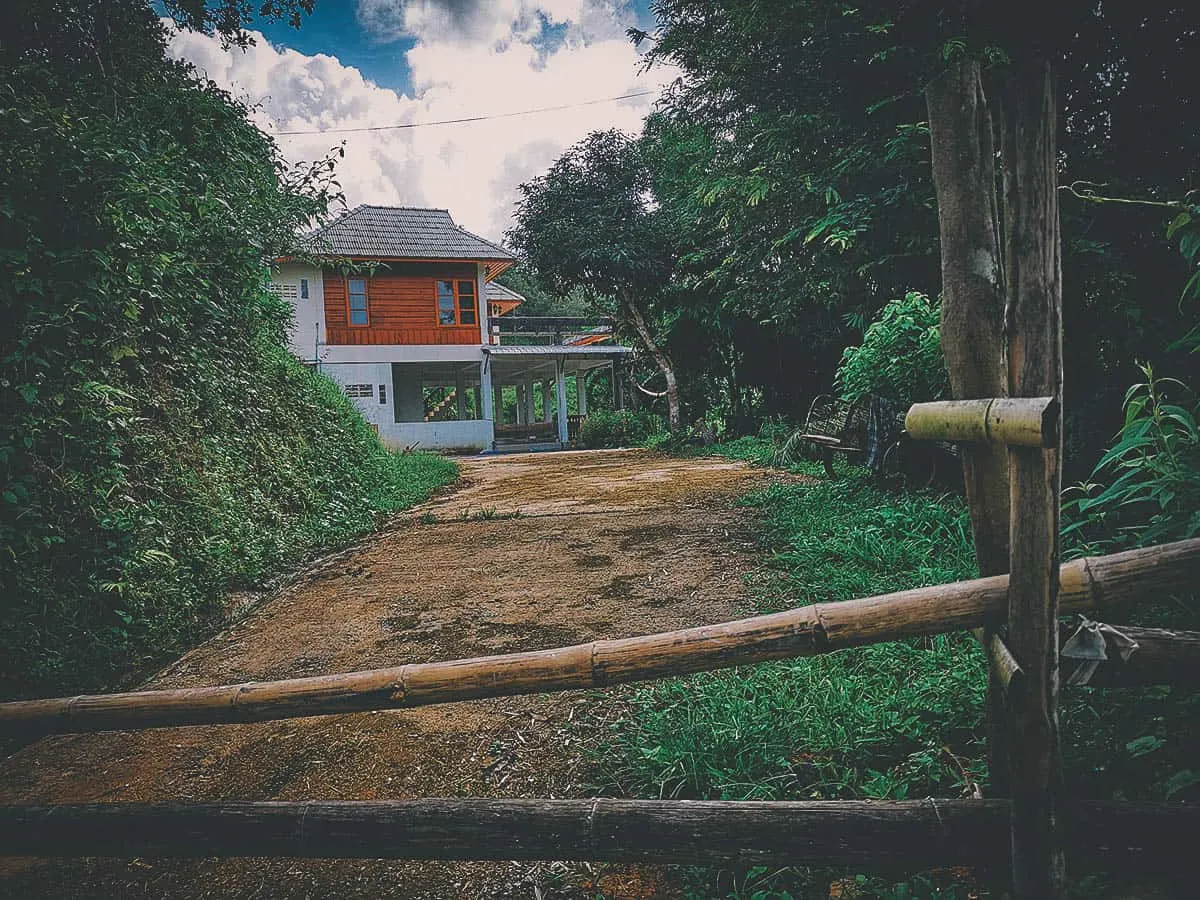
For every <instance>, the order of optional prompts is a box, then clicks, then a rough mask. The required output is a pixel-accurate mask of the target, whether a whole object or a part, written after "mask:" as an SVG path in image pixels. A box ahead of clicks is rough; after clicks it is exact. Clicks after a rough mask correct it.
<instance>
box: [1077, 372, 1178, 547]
mask: <svg viewBox="0 0 1200 900" xmlns="http://www.w3.org/2000/svg"><path fill="white" fill-rule="evenodd" d="M1141 369H1142V373H1143V375H1145V378H1146V380H1145V381H1144V382H1141V383H1138V384H1135V385H1133V387H1131V388H1130V389H1129V391H1128V392H1127V393H1126V395H1125V423H1124V425H1123V426H1122V427H1121V431H1120V433H1119V434H1118V435H1117V442H1116V443H1115V444H1114V445H1113V446H1112V447H1110V448H1109V449H1108V450H1107V451H1106V452H1105V454H1104V455H1103V456H1102V457H1101V458H1100V461H1099V462H1098V463H1097V464H1096V468H1095V471H1094V472H1093V473H1092V478H1091V480H1090V481H1088V482H1085V483H1083V484H1079V485H1077V486H1075V487H1074V488H1072V489H1071V491H1070V492H1069V493H1068V497H1069V499H1068V502H1067V503H1066V504H1065V506H1064V516H1065V518H1066V519H1067V520H1068V521H1069V524H1067V525H1066V527H1065V529H1064V535H1065V536H1066V537H1067V538H1068V539H1069V540H1071V542H1072V543H1073V544H1074V549H1075V552H1078V553H1081V554H1082V553H1087V554H1092V553H1107V552H1114V551H1116V550H1119V549H1125V548H1128V547H1142V546H1147V545H1150V544H1159V543H1164V542H1166V541H1173V540H1183V539H1185V538H1191V537H1195V536H1196V535H1198V534H1200V425H1198V423H1200V399H1198V398H1197V397H1196V395H1195V393H1194V392H1192V391H1191V390H1189V389H1188V387H1187V386H1186V385H1185V384H1184V383H1183V382H1181V381H1178V380H1177V379H1174V378H1158V377H1155V375H1154V370H1153V369H1152V368H1151V367H1150V366H1149V365H1144V366H1142V367H1141Z"/></svg>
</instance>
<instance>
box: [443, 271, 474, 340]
mask: <svg viewBox="0 0 1200 900" xmlns="http://www.w3.org/2000/svg"><path fill="white" fill-rule="evenodd" d="M442 282H446V283H448V284H449V285H450V293H451V294H452V295H453V297H454V321H453V322H443V321H442V306H441V295H440V293H439V287H438V286H439V285H440V284H441V283H442ZM463 283H466V284H469V285H471V298H472V299H473V300H474V301H475V303H474V310H475V321H474V322H464V321H463V320H462V293H461V291H460V290H459V285H460V284H463ZM433 315H434V318H435V319H436V321H437V323H438V327H439V328H478V327H479V283H478V282H477V281H476V280H475V279H473V278H435V279H434V280H433Z"/></svg>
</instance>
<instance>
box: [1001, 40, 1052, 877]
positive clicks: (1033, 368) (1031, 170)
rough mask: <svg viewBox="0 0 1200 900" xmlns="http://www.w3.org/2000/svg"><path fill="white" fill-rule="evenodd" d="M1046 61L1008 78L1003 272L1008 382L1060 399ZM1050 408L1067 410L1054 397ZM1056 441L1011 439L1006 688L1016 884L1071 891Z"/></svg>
mask: <svg viewBox="0 0 1200 900" xmlns="http://www.w3.org/2000/svg"><path fill="white" fill-rule="evenodd" d="M1054 95H1055V91H1054V81H1053V75H1052V74H1051V71H1050V66H1049V65H1047V64H1046V63H1036V64H1034V65H1030V66H1028V67H1026V68H1024V69H1022V70H1020V71H1019V72H1017V73H1014V74H1011V75H1009V76H1008V77H1007V79H1006V81H1005V85H1004V93H1003V101H1002V102H1003V104H1004V116H1003V121H1004V127H1003V129H1002V133H1003V140H1002V142H1001V157H1002V160H1003V168H1004V211H1005V215H1004V229H1005V253H1004V260H1005V270H1006V271H1005V274H1006V289H1007V297H1008V303H1007V306H1006V315H1005V323H1006V329H1007V336H1008V381H1009V384H1008V388H1009V390H1008V393H1009V394H1010V395H1011V396H1013V397H1046V396H1049V397H1052V398H1054V400H1055V401H1060V400H1061V398H1062V391H1063V375H1062V265H1061V259H1060V253H1061V238H1060V235H1059V219H1058V191H1057V178H1056V172H1057V165H1058V159H1057V147H1056V137H1057V128H1058V117H1057V107H1056V102H1055V96H1054ZM1053 409H1054V415H1055V417H1056V418H1061V415H1062V410H1061V405H1060V403H1058V402H1055V403H1054V404H1053ZM1048 431H1049V432H1050V433H1052V434H1053V435H1054V441H1053V444H1052V445H1051V446H1048V447H1045V448H1042V447H1024V446H1013V445H1010V446H1009V448H1008V469H1009V486H1010V489H1011V500H1010V503H1009V506H1010V509H1011V528H1010V532H1009V573H1010V576H1009V577H1010V581H1009V591H1008V639H1007V643H1008V646H1009V649H1010V650H1011V651H1012V654H1013V656H1014V657H1015V658H1016V660H1017V663H1018V664H1019V665H1020V666H1021V669H1022V670H1023V671H1024V672H1025V678H1024V680H1023V685H1022V690H1021V691H1020V692H1018V693H1016V694H1014V695H1012V696H1010V698H1009V710H1010V713H1011V715H1010V720H1009V724H1010V731H1009V771H1010V788H1011V796H1012V804H1013V806H1012V888H1013V895H1014V897H1016V898H1038V900H1051V898H1055V897H1063V896H1065V894H1066V858H1065V855H1064V850H1063V847H1064V838H1063V830H1062V823H1061V815H1062V810H1061V807H1062V795H1063V791H1064V787H1063V775H1062V749H1061V743H1060V737H1059V729H1058V684H1059V677H1058V610H1059V596H1058V593H1059V592H1058V579H1057V578H1055V577H1054V574H1055V573H1056V572H1057V571H1058V563H1059V552H1060V551H1059V509H1060V499H1059V498H1060V494H1061V482H1062V454H1061V449H1062V448H1061V440H1062V438H1061V435H1062V429H1061V427H1054V428H1052V429H1048Z"/></svg>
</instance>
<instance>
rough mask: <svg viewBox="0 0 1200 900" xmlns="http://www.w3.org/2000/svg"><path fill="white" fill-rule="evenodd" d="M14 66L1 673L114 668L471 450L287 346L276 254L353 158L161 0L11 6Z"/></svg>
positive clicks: (3, 396)
mask: <svg viewBox="0 0 1200 900" xmlns="http://www.w3.org/2000/svg"><path fill="white" fill-rule="evenodd" d="M117 12H119V13H120V17H121V18H120V21H116V20H113V19H111V18H109V17H110V16H113V15H116V13H117ZM97 41H99V42H100V44H101V45H102V46H98V45H97V44H96V43H95V42H97ZM81 42H82V43H81ZM102 59H103V60H107V61H109V63H108V64H105V65H103V66H101V65H100V60H102ZM110 66H111V68H110ZM0 82H3V83H4V84H5V86H6V92H7V93H6V96H5V101H4V102H3V103H0V131H2V132H3V133H4V135H5V140H4V141H0V195H2V197H3V200H2V202H0V246H2V247H3V248H4V252H3V254H0V604H2V607H0V614H2V615H3V617H4V628H3V629H2V630H0V692H2V693H4V694H29V693H34V692H42V691H49V690H63V689H94V688H97V687H101V686H104V685H107V684H111V683H112V682H113V681H116V680H120V679H121V678H123V677H126V676H128V675H129V674H130V673H132V672H136V671H137V670H139V669H141V668H145V667H147V666H150V665H154V664H156V663H157V662H160V661H161V660H162V659H164V658H165V657H168V656H170V655H171V654H173V653H175V652H177V651H178V650H180V649H181V648H183V647H186V646H187V645H188V644H190V643H192V642H193V641H195V640H196V639H198V638H201V637H203V636H205V635H206V634H208V633H210V631H211V630H212V629H213V628H214V627H215V626H216V625H217V624H219V623H220V621H221V620H222V615H223V610H222V606H221V600H222V598H223V596H224V595H225V594H226V592H228V591H230V590H233V589H237V588H242V587H249V586H256V585H262V584H263V583H264V581H265V580H267V579H269V578H271V577H272V576H273V575H275V574H276V573H278V572H280V571H281V570H283V569H284V568H286V567H288V566H291V565H294V564H295V563H297V562H298V561H300V560H301V559H303V558H304V557H305V556H306V555H308V554H310V553H312V552H313V551H315V550H317V549H319V548H322V547H328V546H331V545H335V544H339V543H344V542H345V541H347V540H349V539H350V538H352V537H353V536H355V535H357V534H359V533H361V532H362V531H364V530H365V529H367V528H370V527H371V526H372V525H373V524H374V523H376V522H377V521H378V520H379V518H380V517H381V516H383V515H386V514H387V513H388V512H390V511H392V510H395V509H397V508H399V507H401V506H405V505H408V504H411V503H413V502H415V501H416V500H417V499H420V498H421V497H424V496H426V495H427V494H428V492H429V491H430V490H432V488H433V487H435V486H436V485H438V484H440V483H442V482H444V481H446V480H448V479H450V478H453V477H454V471H455V469H454V466H453V464H451V463H450V462H448V461H446V460H442V459H437V458H433V457H427V456H404V457H402V456H397V455H394V454H391V453H388V452H387V451H386V450H385V449H384V448H383V447H382V446H381V445H380V443H379V441H378V439H377V438H376V437H375V435H374V434H373V432H372V431H371V430H370V428H369V427H368V426H367V424H366V422H364V421H363V419H362V417H361V416H359V415H358V413H357V412H356V411H355V410H354V408H353V407H352V406H351V404H350V402H349V401H348V400H347V399H346V397H345V396H344V395H343V394H342V392H341V391H340V390H339V389H338V388H337V387H336V386H335V385H334V384H333V383H332V382H330V381H329V380H328V379H326V378H324V377H322V376H319V375H317V374H315V373H313V372H311V371H309V370H307V369H305V368H304V367H303V366H302V365H300V363H298V362H297V361H296V360H295V359H293V358H292V357H291V356H290V355H289V354H288V353H287V351H286V350H285V349H284V346H283V330H284V325H285V323H286V318H287V314H288V308H287V307H286V306H285V305H283V303H282V301H280V300H278V299H276V298H274V297H273V296H272V295H271V294H270V292H269V291H268V290H267V289H266V280H267V270H266V266H265V262H266V260H269V259H272V258H275V257H278V256H281V255H285V254H286V253H288V252H289V251H290V250H291V249H293V245H294V241H295V235H296V233H297V230H298V229H300V228H303V227H304V226H305V225H306V223H308V222H310V221H311V220H312V218H313V217H314V216H316V215H318V214H319V213H320V212H321V211H322V210H324V209H325V207H326V204H327V203H328V201H329V200H330V198H331V196H333V193H334V192H333V187H332V185H331V184H330V182H329V173H330V172H331V171H332V162H329V161H323V162H321V163H318V164H317V165H315V166H314V167H312V168H310V169H308V170H300V171H298V172H297V171H293V170H291V169H289V168H288V167H287V166H286V165H285V164H284V163H283V161H282V160H281V159H280V157H279V155H278V153H277V151H276V148H275V147H274V145H273V144H272V143H271V141H270V139H269V138H268V137H266V136H265V135H264V134H263V133H262V132H260V131H259V130H258V129H256V128H255V127H254V126H253V125H251V124H250V122H249V121H248V120H247V118H246V110H245V108H244V107H242V106H240V105H238V104H236V103H235V102H233V101H232V100H231V99H230V98H229V97H228V95H226V94H224V93H222V92H221V91H219V90H217V89H216V88H215V87H214V86H213V85H211V84H208V83H205V82H201V81H198V80H197V79H196V78H195V77H194V74H193V73H192V72H191V71H190V70H189V69H188V68H187V67H185V66H183V65H181V64H179V63H175V62H171V61H170V60H169V59H167V57H166V55H165V48H164V44H163V37H162V33H161V26H160V25H159V23H158V19H157V17H156V16H155V15H154V13H153V11H152V10H151V9H150V7H149V6H148V5H147V4H144V3H142V4H138V3H124V4H110V3H104V4H85V3H80V2H74V3H68V4H66V5H65V6H64V12H63V14H62V15H60V16H43V17H38V18H37V19H36V21H32V20H20V21H17V22H14V26H13V29H11V30H10V33H6V35H5V41H4V43H3V44H2V45H0Z"/></svg>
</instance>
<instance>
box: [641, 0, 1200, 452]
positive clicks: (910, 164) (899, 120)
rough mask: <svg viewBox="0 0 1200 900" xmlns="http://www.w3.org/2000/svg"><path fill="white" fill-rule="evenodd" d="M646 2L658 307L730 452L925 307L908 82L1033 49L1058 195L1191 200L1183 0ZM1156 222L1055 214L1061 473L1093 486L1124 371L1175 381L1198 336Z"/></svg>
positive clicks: (918, 177)
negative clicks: (862, 330) (1082, 181)
mask: <svg viewBox="0 0 1200 900" xmlns="http://www.w3.org/2000/svg"><path fill="white" fill-rule="evenodd" d="M653 8H654V11H655V14H656V17H657V20H658V25H657V28H656V29H655V31H654V34H653V36H652V37H651V38H650V39H649V40H647V45H648V47H649V50H648V53H647V54H646V57H645V58H646V60H647V61H648V64H649V65H652V66H653V65H664V66H670V67H673V69H674V70H677V71H678V73H679V78H678V80H677V81H676V82H675V83H674V84H673V86H672V88H671V90H670V91H669V92H668V95H667V97H666V98H665V100H664V102H663V103H662V104H661V105H660V107H659V110H658V113H657V114H656V115H655V116H653V117H652V118H651V119H650V120H649V121H648V122H647V125H646V128H645V130H644V133H643V136H642V141H641V143H642V149H641V155H642V158H643V159H645V160H646V163H647V165H648V167H649V170H650V177H651V189H652V192H653V197H654V200H655V202H656V204H657V209H658V215H659V216H660V217H661V218H662V220H663V221H664V222H665V223H666V226H667V229H666V230H667V233H668V235H669V238H670V242H671V244H672V255H673V258H674V260H675V266H674V271H673V272H672V274H671V277H670V279H669V283H668V289H667V290H666V291H664V292H663V293H662V294H661V295H660V300H659V302H658V303H657V304H656V306H655V307H654V313H655V314H656V315H657V319H658V321H657V323H656V325H657V328H658V331H659V333H660V334H662V335H663V336H664V339H665V340H666V341H667V346H668V348H669V350H670V353H671V356H672V359H673V361H674V363H675V365H676V367H677V368H678V371H679V378H680V383H681V394H682V398H681V399H682V402H683V405H684V406H685V408H686V409H687V413H686V417H687V418H688V419H697V418H708V414H709V413H710V412H714V411H715V412H716V413H717V414H718V415H721V416H724V417H725V419H726V425H727V428H728V430H729V431H731V432H733V433H736V434H745V433H751V432H752V431H753V430H754V427H755V425H756V420H758V419H760V418H762V417H763V416H779V415H786V416H791V417H796V416H799V415H801V414H802V413H803V412H804V409H805V408H806V406H807V404H808V402H809V401H810V399H811V397H812V396H813V395H814V394H817V393H822V392H825V391H827V390H828V386H829V384H830V382H831V381H832V379H833V374H834V371H835V369H836V368H837V366H838V364H839V361H840V360H841V358H842V351H843V348H844V347H845V346H846V345H847V344H848V343H852V342H855V341H854V328H853V323H855V322H862V321H869V320H870V319H871V318H872V317H873V316H874V315H875V313H876V312H877V311H878V310H879V309H880V308H881V307H882V306H883V305H884V304H885V302H886V301H887V300H888V299H889V298H892V297H896V296H899V295H901V294H902V292H903V291H905V290H906V289H907V288H909V287H910V286H912V285H927V286H929V287H930V289H931V290H930V292H931V294H934V295H936V291H935V290H934V288H935V287H936V286H937V285H938V283H939V279H940V271H939V265H938V253H937V242H936V241H937V223H936V204H935V202H934V196H933V189H932V185H931V183H930V177H929V155H928V154H929V143H928V134H927V132H926V127H925V125H924V124H923V123H924V121H925V119H926V115H927V114H926V110H925V103H924V97H923V87H924V85H925V84H927V83H928V81H929V80H930V79H931V78H933V77H935V76H936V75H937V74H938V73H939V72H940V71H941V70H942V69H943V68H944V67H945V66H946V65H947V64H950V63H954V62H957V61H959V60H961V59H964V58H971V59H978V60H979V61H980V62H981V63H982V64H983V65H984V66H985V67H986V68H989V69H994V68H1001V67H1004V66H1006V65H1009V64H1010V61H1011V63H1013V64H1016V63H1020V62H1021V61H1023V60H1025V59H1028V58H1029V57H1031V56H1033V55H1037V54H1041V55H1048V56H1050V57H1051V58H1053V59H1054V60H1055V63H1056V66H1057V68H1058V74H1059V77H1060V83H1061V84H1062V90H1061V93H1060V96H1061V97H1062V98H1063V111H1062V117H1061V121H1062V123H1063V134H1062V141H1061V150H1062V156H1063V163H1064V166H1065V169H1066V172H1067V173H1068V175H1069V177H1071V178H1090V179H1092V180H1094V181H1097V182H1102V183H1104V184H1106V185H1109V186H1111V187H1112V188H1113V189H1114V190H1119V191H1120V192H1121V193H1124V194H1127V195H1139V196H1163V195H1167V196H1171V195H1175V196H1178V195H1180V194H1182V193H1183V192H1184V191H1186V190H1187V189H1188V188H1190V187H1192V186H1194V185H1195V183H1196V179H1197V174H1198V172H1197V168H1196V165H1197V163H1196V160H1198V159H1200V132H1198V131H1197V130H1196V129H1195V128H1194V123H1192V122H1191V121H1190V119H1189V117H1188V115H1187V114H1186V110H1187V109H1190V108H1191V106H1190V105H1189V104H1191V105H1194V102H1195V100H1196V92H1197V90H1200V83H1197V81H1196V79H1194V78H1191V77H1190V72H1191V70H1192V68H1193V67H1194V60H1195V58H1196V55H1197V52H1198V51H1200V30H1198V29H1196V28H1195V23H1194V15H1193V13H1192V11H1191V9H1190V6H1189V4H1184V3H1169V4H1163V5H1159V6H1156V7H1155V8H1154V9H1153V10H1150V9H1148V8H1147V7H1145V5H1144V4H1143V5H1138V4H1134V3H1104V4H1099V5H1098V4H1096V3H1094V2H1091V0H1070V2H1065V3H1061V4H1055V5H1054V7H1053V8H1052V9H1051V8H1047V9H1043V10H1039V27H1038V28H1034V29H1031V28H1027V27H1020V26H1019V25H1017V23H1019V22H1021V21H1022V17H1021V16H1014V15H1012V14H1011V13H1009V12H1007V11H1005V10H1004V8H1003V7H1002V6H996V5H988V4H968V5H965V6H964V5H962V4H947V3H941V2H936V0H904V2H899V3H897V2H886V3H885V2H870V3H855V4H848V3H832V4H831V3H826V2H815V0H771V2H766V0H730V2H724V3H719V4H718V3H709V2H706V0H658V2H656V3H654V4H653ZM1105 71H1119V72H1121V77H1120V78H1112V79H1109V78H1096V77H1095V73H1096V72H1105ZM1180 84H1184V85H1186V87H1185V88H1182V90H1183V94H1182V95H1180V94H1179V93H1178V92H1179V90H1181V89H1180V88H1178V85H1180ZM1147 121H1154V123H1155V128H1154V129H1152V130H1151V131H1150V132H1148V131H1147V130H1146V128H1145V127H1144V126H1145V122H1147ZM1157 214H1158V213H1157V212H1155V211H1153V210H1131V209H1130V208H1128V207H1116V206H1113V205H1096V204H1087V203H1081V202H1076V201H1075V200H1074V198H1072V197H1069V196H1068V197H1066V198H1065V199H1064V202H1063V234H1064V248H1063V269H1064V276H1063V285H1064V292H1065V293H1064V320H1065V326H1066V333H1067V334H1068V335H1069V336H1070V337H1069V339H1068V341H1067V343H1066V345H1065V347H1064V354H1065V356H1064V365H1065V369H1066V383H1067V384H1068V386H1070V385H1086V386H1087V391H1086V392H1082V393H1081V392H1073V396H1074V397H1075V399H1074V400H1073V402H1072V404H1071V407H1070V408H1069V409H1068V411H1067V413H1068V427H1069V430H1068V447H1069V450H1070V453H1069V455H1068V459H1067V462H1068V466H1069V467H1071V468H1072V469H1077V467H1078V466H1080V465H1082V466H1084V467H1085V468H1084V469H1082V470H1081V471H1087V470H1088V469H1090V467H1091V465H1092V464H1093V462H1094V459H1095V457H1096V456H1098V454H1099V449H1100V447H1101V446H1102V444H1103V442H1104V440H1105V439H1106V438H1107V435H1109V434H1111V432H1112V431H1113V430H1114V429H1115V428H1116V427H1117V425H1118V422H1117V421H1116V418H1115V416H1114V411H1115V410H1116V408H1117V400H1118V398H1119V397H1120V395H1121V392H1122V390H1123V389H1124V376H1123V375H1122V374H1121V373H1122V372H1124V371H1126V370H1127V368H1128V366H1129V365H1131V364H1132V363H1133V361H1134V360H1136V359H1145V358H1155V359H1160V360H1162V362H1163V364H1164V365H1167V366H1170V367H1172V368H1174V367H1175V366H1176V365H1177V358H1168V357H1166V356H1164V355H1163V354H1164V345H1167V344H1173V343H1175V342H1176V340H1177V338H1178V337H1179V335H1180V334H1181V333H1182V332H1183V331H1186V330H1187V329H1188V328H1189V327H1190V324H1189V323H1188V322H1186V321H1183V320H1181V317H1180V314H1179V309H1178V307H1177V304H1176V299H1175V298H1176V297H1177V295H1178V290H1177V285H1178V284H1179V283H1182V281H1183V280H1185V279H1186V277H1187V276H1186V274H1185V273H1184V266H1183V264H1182V263H1181V261H1180V260H1179V259H1178V258H1177V257H1176V256H1175V255H1174V253H1173V252H1172V250H1171V248H1170V247H1168V246H1167V245H1165V244H1164V242H1163V241H1161V239H1159V237H1158V235H1157V233H1156V229H1157V222H1156V219H1155V216H1156V215H1157ZM1188 227H1190V225H1189V226H1188ZM1180 228H1184V226H1182V225H1181V226H1180ZM1184 230H1186V229H1184ZM1178 236H1179V238H1180V240H1181V242H1182V240H1183V232H1179V233H1178ZM1189 246H1190V245H1189ZM1193 262H1194V261H1193ZM1191 271H1195V270H1194V267H1193V268H1192V269H1191ZM1181 276H1182V277H1181ZM1198 286H1200V285H1198ZM1170 352H1171V353H1173V354H1178V352H1179V350H1178V349H1177V350H1175V351H1170Z"/></svg>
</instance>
